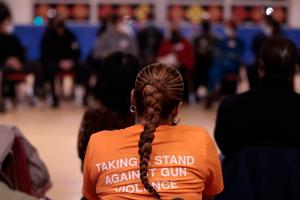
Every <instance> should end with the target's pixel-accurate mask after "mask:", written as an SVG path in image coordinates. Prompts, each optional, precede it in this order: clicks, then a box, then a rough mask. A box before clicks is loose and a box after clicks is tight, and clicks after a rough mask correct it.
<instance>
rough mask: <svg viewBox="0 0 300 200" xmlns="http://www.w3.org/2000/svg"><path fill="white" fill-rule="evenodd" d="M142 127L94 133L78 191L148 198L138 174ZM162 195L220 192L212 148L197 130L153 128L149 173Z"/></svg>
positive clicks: (197, 199) (107, 199) (188, 199)
mask: <svg viewBox="0 0 300 200" xmlns="http://www.w3.org/2000/svg"><path fill="white" fill-rule="evenodd" d="M142 130H143V127H142V126H141V125H135V126H131V127H129V128H126V129H122V130H114V131H102V132H99V133H96V134H93V135H92V137H91V139H90V141H89V145H88V148H87V152H86V156H85V161H84V168H83V178H84V180H83V195H84V196H85V197H86V198H87V199H88V200H94V199H103V200H111V199H136V200H140V199H153V198H152V197H151V196H150V194H149V193H148V191H145V190H144V187H143V185H142V183H141V180H140V178H139V177H140V175H139V155H138V141H139V138H140V133H141V131H142ZM148 177H149V182H150V184H152V185H153V187H154V188H156V190H157V191H158V192H159V194H160V195H161V199H163V200H164V199H173V198H176V197H177V198H182V199H185V200H201V199H202V194H205V195H207V196H214V195H216V194H218V193H220V192H222V190H223V179H222V171H221V165H220V160H219V157H218V154H217V150H216V147H215V145H214V143H213V141H212V139H211V138H210V136H209V135H208V134H207V132H206V131H205V130H204V129H202V128H197V127H192V126H185V125H178V126H168V125H161V126H159V127H158V128H157V129H156V132H155V139H154V141H153V143H152V154H151V160H150V166H149V172H148Z"/></svg>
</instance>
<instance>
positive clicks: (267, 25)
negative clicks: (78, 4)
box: [262, 15, 281, 36]
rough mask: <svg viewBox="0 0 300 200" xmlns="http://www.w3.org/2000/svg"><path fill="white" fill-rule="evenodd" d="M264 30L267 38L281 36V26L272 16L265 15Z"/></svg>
mask: <svg viewBox="0 0 300 200" xmlns="http://www.w3.org/2000/svg"><path fill="white" fill-rule="evenodd" d="M262 30H263V32H264V33H265V34H266V35H267V36H275V35H280V34H281V29H280V24H279V22H277V21H276V20H275V19H274V18H273V17H272V16H271V15H265V16H264V20H263V22H262Z"/></svg>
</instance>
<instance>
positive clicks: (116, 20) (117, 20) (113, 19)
mask: <svg viewBox="0 0 300 200" xmlns="http://www.w3.org/2000/svg"><path fill="white" fill-rule="evenodd" d="M110 23H111V25H112V27H113V28H115V29H118V28H119V26H120V24H121V23H122V17H121V16H119V15H117V14H113V15H111V16H110Z"/></svg>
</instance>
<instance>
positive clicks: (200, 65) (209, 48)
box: [193, 20, 219, 90]
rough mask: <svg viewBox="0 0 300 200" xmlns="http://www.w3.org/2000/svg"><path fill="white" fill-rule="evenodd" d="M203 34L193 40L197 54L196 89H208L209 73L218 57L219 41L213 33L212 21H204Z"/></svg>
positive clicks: (202, 25)
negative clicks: (201, 87) (202, 87)
mask: <svg viewBox="0 0 300 200" xmlns="http://www.w3.org/2000/svg"><path fill="white" fill-rule="evenodd" d="M201 27H202V32H201V34H199V35H197V36H196V37H195V38H194V40H193V46H194V53H195V70H194V87H195V89H196V90H197V88H198V87H199V86H204V87H206V88H207V84H208V73H209V70H210V68H211V67H212V65H213V61H214V58H215V56H216V49H217V45H218V42H219V39H218V38H217V37H216V36H215V35H214V34H213V33H212V31H211V24H210V21H208V20H204V21H203V22H202V24H201Z"/></svg>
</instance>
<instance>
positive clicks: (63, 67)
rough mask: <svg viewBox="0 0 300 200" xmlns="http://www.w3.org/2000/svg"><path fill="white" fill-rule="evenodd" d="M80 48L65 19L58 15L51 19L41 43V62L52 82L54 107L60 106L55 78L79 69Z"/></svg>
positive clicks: (48, 79)
mask: <svg viewBox="0 0 300 200" xmlns="http://www.w3.org/2000/svg"><path fill="white" fill-rule="evenodd" d="M79 58H80V48H79V43H78V41H77V38H76V37H75V35H74V33H73V32H72V31H71V30H69V29H68V28H67V27H66V25H65V19H64V18H63V17H62V16H60V15H57V16H55V17H54V18H51V19H50V21H49V24H48V28H47V30H46V32H45V33H44V35H43V37H42V41H41V61H42V63H43V65H44V67H45V71H46V78H47V81H48V82H50V87H51V95H52V98H53V107H58V106H59V100H58V97H57V95H56V93H55V87H54V86H55V84H54V82H55V76H56V75H57V74H58V73H59V72H73V73H75V74H76V72H77V71H78V68H79Z"/></svg>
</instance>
